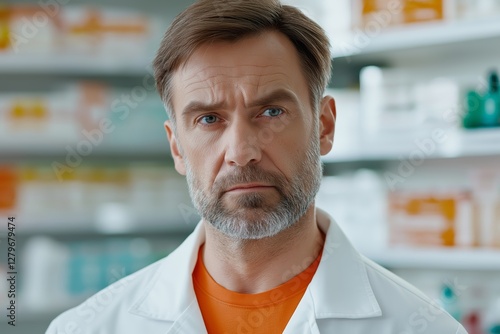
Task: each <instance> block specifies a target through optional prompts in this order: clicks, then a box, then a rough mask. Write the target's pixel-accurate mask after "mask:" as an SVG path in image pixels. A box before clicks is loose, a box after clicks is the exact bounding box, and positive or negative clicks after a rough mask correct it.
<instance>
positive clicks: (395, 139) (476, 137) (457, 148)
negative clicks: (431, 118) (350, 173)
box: [323, 128, 500, 163]
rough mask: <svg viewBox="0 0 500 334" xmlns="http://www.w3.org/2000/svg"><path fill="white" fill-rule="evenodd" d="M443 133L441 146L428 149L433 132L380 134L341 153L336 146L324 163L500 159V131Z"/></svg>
mask: <svg viewBox="0 0 500 334" xmlns="http://www.w3.org/2000/svg"><path fill="white" fill-rule="evenodd" d="M444 133H445V135H446V137H445V139H444V140H443V141H442V142H435V141H433V144H429V146H425V147H424V146H423V144H422V143H423V142H428V143H429V141H430V140H432V138H433V137H432V132H420V133H413V134H412V133H397V134H392V135H388V134H381V135H379V136H373V138H371V139H369V140H368V139H366V140H364V141H362V142H360V143H358V144H353V145H352V146H351V147H349V149H343V150H342V151H339V152H337V151H336V150H335V145H334V147H333V149H332V151H331V152H330V153H329V154H328V155H326V156H324V157H323V161H324V162H326V163H330V162H332V163H335V162H359V161H385V160H398V159H401V157H403V158H407V159H409V158H411V157H413V155H415V156H417V155H418V156H419V157H423V158H424V159H443V158H461V157H486V156H500V144H499V143H500V128H490V129H474V130H454V129H453V130H452V129H450V130H447V131H446V130H445V132H444ZM433 145H434V146H433ZM433 147H434V148H433ZM418 152H420V153H418Z"/></svg>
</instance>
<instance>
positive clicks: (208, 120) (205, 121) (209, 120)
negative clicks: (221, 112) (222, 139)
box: [200, 115, 217, 124]
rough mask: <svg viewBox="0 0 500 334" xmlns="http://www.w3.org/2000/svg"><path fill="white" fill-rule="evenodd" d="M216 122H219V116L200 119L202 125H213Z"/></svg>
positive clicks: (207, 116)
mask: <svg viewBox="0 0 500 334" xmlns="http://www.w3.org/2000/svg"><path fill="white" fill-rule="evenodd" d="M215 122H217V116H215V115H206V116H202V117H200V123H201V124H213V123H215Z"/></svg>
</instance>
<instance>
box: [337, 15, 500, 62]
mask: <svg viewBox="0 0 500 334" xmlns="http://www.w3.org/2000/svg"><path fill="white" fill-rule="evenodd" d="M360 33H362V34H364V35H365V36H367V37H368V39H367V40H368V41H367V42H365V41H363V42H359V39H358V40H357V39H356V38H359V34H360ZM332 37H333V36H332ZM349 37H350V38H351V40H338V39H337V43H338V45H339V46H338V47H334V48H333V50H332V51H333V56H334V58H344V57H347V58H349V60H350V61H352V62H354V63H360V62H361V63H363V62H366V61H368V62H371V61H373V60H374V59H377V60H387V59H392V60H393V59H397V58H401V57H406V56H408V55H410V54H411V55H412V58H419V57H422V56H423V57H424V58H428V57H429V54H432V56H433V57H435V55H436V53H437V54H438V55H440V54H449V55H460V54H464V53H466V54H470V53H471V52H477V50H484V52H489V51H490V50H497V45H498V44H499V43H500V18H499V17H491V18H484V19H475V20H472V19H470V20H457V21H452V22H436V23H432V22H430V23H420V24H414V25H411V26H406V27H404V26H403V27H394V28H387V29H386V30H380V31H378V32H377V33H369V32H362V30H359V29H358V30H355V32H354V34H353V35H350V36H349ZM332 40H335V39H332ZM357 44H358V45H357Z"/></svg>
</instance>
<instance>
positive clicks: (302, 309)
mask: <svg viewBox="0 0 500 334" xmlns="http://www.w3.org/2000/svg"><path fill="white" fill-rule="evenodd" d="M296 333H301V334H320V332H319V329H318V325H317V324H316V316H315V312H314V302H313V299H312V296H311V294H310V292H309V289H307V290H306V293H305V294H304V296H303V297H302V300H301V301H300V303H299V305H297V308H296V309H295V312H294V313H293V315H292V317H291V318H290V321H288V324H287V325H286V327H285V330H284V331H283V334H296Z"/></svg>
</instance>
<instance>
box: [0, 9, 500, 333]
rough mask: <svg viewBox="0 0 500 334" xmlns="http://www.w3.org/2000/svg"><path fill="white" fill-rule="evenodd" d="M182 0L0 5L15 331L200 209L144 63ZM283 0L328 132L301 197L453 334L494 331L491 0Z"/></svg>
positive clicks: (494, 14)
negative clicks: (331, 135)
mask: <svg viewBox="0 0 500 334" xmlns="http://www.w3.org/2000/svg"><path fill="white" fill-rule="evenodd" d="M192 2H193V0H180V1H168V2H167V1H165V2H162V1H152V0H144V1H141V2H133V1H121V0H103V1H96V0H82V1H78V2H75V3H68V4H66V5H60V6H54V5H53V4H52V2H50V1H47V2H44V1H40V2H36V1H29V0H25V1H22V2H19V3H18V2H16V3H7V4H6V3H3V2H1V1H0V219H4V218H5V219H6V217H9V216H15V217H16V224H17V225H16V231H17V236H16V237H17V241H18V243H17V245H18V246H17V248H16V251H17V252H18V253H17V254H18V257H19V263H20V264H21V267H20V268H19V272H20V273H22V275H20V276H19V277H21V278H22V279H20V282H19V295H18V296H19V303H18V304H19V326H20V327H19V328H20V330H21V332H23V333H38V332H43V331H44V330H45V329H46V328H47V326H48V323H49V322H50V320H52V319H53V317H54V316H55V315H56V314H58V313H60V312H62V311H63V310H65V309H68V308H70V307H72V306H74V305H77V304H79V303H81V302H82V301H83V300H85V298H87V297H88V296H89V295H92V294H94V293H95V292H97V291H99V290H101V289H102V288H104V287H105V286H108V285H109V284H111V283H113V282H115V281H117V280H119V279H120V278H123V277H125V276H126V275H128V274H131V273H133V272H136V271H137V270H140V269H141V268H143V267H145V266H147V265H148V264H150V263H152V262H154V261H156V260H157V259H159V258H162V257H164V256H165V255H167V254H169V253H170V252H171V251H172V250H173V249H175V248H176V247H177V245H179V244H180V243H181V241H182V240H183V239H184V238H185V237H186V236H187V235H188V234H189V233H190V231H192V230H193V228H194V226H195V224H196V223H197V222H198V221H199V216H198V214H197V212H196V210H195V209H194V208H193V205H192V203H191V200H190V197H189V193H188V189H187V184H186V180H185V178H184V177H183V176H180V175H179V174H178V173H177V172H176V171H175V169H174V167H173V161H172V159H171V157H170V152H169V145H168V142H167V138H166V135H165V129H164V122H165V120H166V119H167V114H166V113H165V109H164V106H163V103H162V101H160V99H159V97H158V94H157V93H156V91H155V85H154V79H153V75H152V73H151V69H150V68H151V67H150V62H151V60H152V59H153V56H154V52H155V51H156V48H157V46H158V45H159V40H160V39H161V37H162V34H163V32H164V30H165V28H166V26H167V25H168V24H169V22H170V20H171V19H172V18H173V17H174V16H175V15H176V14H177V13H178V12H180V11H181V10H182V9H184V8H185V7H187V6H188V5H189V4H191V3H192ZM283 2H285V3H289V4H292V5H296V6H298V7H299V8H301V9H303V10H304V11H305V12H306V13H307V14H309V15H310V16H311V17H313V18H314V19H315V20H317V21H318V22H319V23H320V24H321V25H322V26H323V27H324V28H325V30H326V32H327V34H328V35H329V36H330V38H331V44H332V46H331V50H332V53H333V59H332V61H333V62H332V64H333V77H332V82H331V85H330V86H329V88H328V90H327V94H330V95H332V96H333V97H334V98H335V100H336V108H337V119H336V122H337V127H336V134H335V142H334V147H333V150H332V151H331V152H330V153H328V154H327V155H326V156H324V157H323V162H324V177H323V180H322V183H321V187H320V190H319V193H318V195H317V198H316V205H317V206H318V207H320V208H322V209H324V210H325V211H327V212H328V213H329V214H330V215H331V216H332V217H334V218H335V220H336V221H337V223H338V224H339V225H340V226H341V227H342V229H343V230H344V231H345V233H346V234H347V236H348V237H349V239H350V240H351V241H352V243H353V244H354V245H355V246H356V247H357V248H358V249H359V250H360V251H361V252H362V253H363V254H364V255H365V256H367V257H369V258H371V259H373V260H374V261H376V262H378V263H379V264H381V265H383V266H384V267H386V268H388V269H389V270H391V271H393V272H394V273H396V274H398V275H400V276H401V277H403V278H404V279H406V280H408V281H409V282H411V283H413V284H414V285H415V286H417V287H418V288H420V289H421V290H422V291H424V292H425V293H426V294H427V295H429V296H430V297H431V298H432V299H433V300H434V301H435V302H436V303H437V304H439V305H441V306H442V307H443V308H444V309H446V310H447V311H448V312H449V313H450V314H452V315H453V316H454V317H456V318H457V319H458V320H459V321H461V322H462V323H463V324H464V326H465V327H466V328H467V330H468V332H469V333H470V334H492V333H500V316H499V315H500V285H499V284H498V282H500V91H499V79H498V74H497V70H496V69H498V68H500V60H499V59H500V58H499V57H498V54H499V53H500V19H499V18H500V0H426V1H417V0H355V1H351V0H335V1H327V0H321V1H310V0H285V1H283ZM49 3H50V4H49ZM61 3H62V2H61ZM174 47H175V46H174ZM5 219H4V220H5ZM4 232H5V231H0V247H3V246H2V245H5V244H6V243H4V239H5V233H4ZM7 271H8V270H7V262H6V259H5V258H3V259H0V277H5V275H6V273H7ZM172 274H175V273H172ZM5 284H7V282H6V281H5V280H0V290H1V289H2V288H5ZM118 288H119V287H118ZM2 297H3V296H0V308H2V309H4V306H5V303H6V302H7V301H6V299H5V298H3V299H2ZM47 301H49V302H47ZM3 325H4V324H3V323H0V332H1V333H3V332H5V328H6V327H2V326H3ZM23 326H26V327H23ZM7 329H8V328H7ZM7 332H8V331H7Z"/></svg>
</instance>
